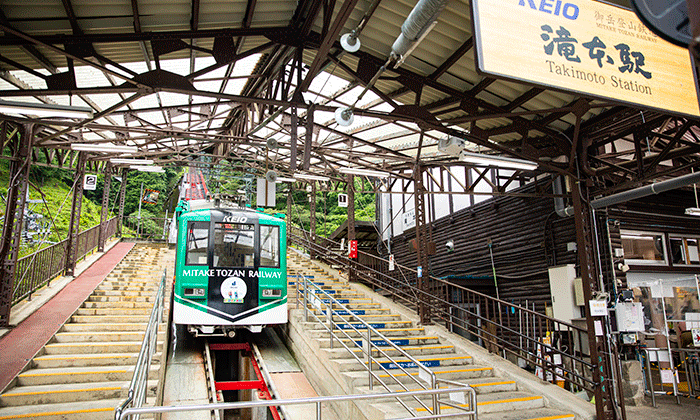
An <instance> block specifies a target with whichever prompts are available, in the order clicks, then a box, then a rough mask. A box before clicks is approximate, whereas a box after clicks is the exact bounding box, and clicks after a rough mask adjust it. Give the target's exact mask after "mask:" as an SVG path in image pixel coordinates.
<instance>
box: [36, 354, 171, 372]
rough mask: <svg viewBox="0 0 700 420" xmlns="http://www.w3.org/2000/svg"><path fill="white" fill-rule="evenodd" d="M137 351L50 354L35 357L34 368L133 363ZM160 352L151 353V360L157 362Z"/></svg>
mask: <svg viewBox="0 0 700 420" xmlns="http://www.w3.org/2000/svg"><path fill="white" fill-rule="evenodd" d="M138 356H139V355H138V353H101V354H51V355H44V356H38V357H35V358H34V360H33V365H34V367H35V368H40V369H49V368H60V367H77V366H120V365H134V364H136V360H137V359H138ZM161 356H162V354H161V353H155V354H154V355H153V362H154V363H159V362H160V358H161Z"/></svg>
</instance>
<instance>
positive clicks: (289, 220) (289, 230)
mask: <svg viewBox="0 0 700 420" xmlns="http://www.w3.org/2000/svg"><path fill="white" fill-rule="evenodd" d="M293 192H294V183H293V182H291V183H289V191H288V192H287V244H289V243H291V241H290V240H289V236H290V235H291V234H292V198H293V197H292V193H293Z"/></svg>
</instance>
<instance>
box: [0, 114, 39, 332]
mask: <svg viewBox="0 0 700 420" xmlns="http://www.w3.org/2000/svg"><path fill="white" fill-rule="evenodd" d="M32 131H33V124H26V125H23V126H22V132H21V133H18V134H17V135H16V140H15V142H16V143H15V150H14V154H13V156H12V161H11V162H10V174H9V175H10V182H9V185H8V188H7V200H6V207H5V223H4V225H3V229H2V238H1V239H0V262H1V263H2V267H0V327H8V326H9V325H10V310H11V309H12V295H13V293H14V285H15V284H14V283H15V282H14V280H15V271H16V266H17V255H18V253H19V247H20V241H21V239H22V236H21V235H22V221H23V220H22V219H23V218H24V205H25V201H26V197H27V188H28V186H29V167H30V166H31V159H30V154H31V150H32V139H33V132H32ZM2 140H3V141H4V140H5V139H2Z"/></svg>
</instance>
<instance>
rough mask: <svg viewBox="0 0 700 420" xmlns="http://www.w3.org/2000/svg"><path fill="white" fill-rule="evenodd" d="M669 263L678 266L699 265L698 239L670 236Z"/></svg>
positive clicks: (699, 249) (699, 250)
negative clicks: (671, 262)
mask: <svg viewBox="0 0 700 420" xmlns="http://www.w3.org/2000/svg"><path fill="white" fill-rule="evenodd" d="M669 240H670V242H671V255H670V256H671V261H673V264H678V265H700V248H698V242H700V241H699V240H698V238H686V237H682V236H676V235H670V237H669Z"/></svg>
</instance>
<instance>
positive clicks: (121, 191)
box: [117, 168, 141, 237]
mask: <svg viewBox="0 0 700 420" xmlns="http://www.w3.org/2000/svg"><path fill="white" fill-rule="evenodd" d="M128 174H129V171H128V170H127V169H126V168H123V169H122V185H121V188H120V189H119V219H117V235H119V236H120V237H121V236H122V224H123V223H124V201H125V200H126V180H127V176H128ZM140 199H141V197H139V200H140Z"/></svg>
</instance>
